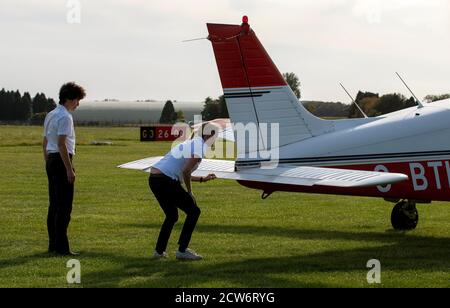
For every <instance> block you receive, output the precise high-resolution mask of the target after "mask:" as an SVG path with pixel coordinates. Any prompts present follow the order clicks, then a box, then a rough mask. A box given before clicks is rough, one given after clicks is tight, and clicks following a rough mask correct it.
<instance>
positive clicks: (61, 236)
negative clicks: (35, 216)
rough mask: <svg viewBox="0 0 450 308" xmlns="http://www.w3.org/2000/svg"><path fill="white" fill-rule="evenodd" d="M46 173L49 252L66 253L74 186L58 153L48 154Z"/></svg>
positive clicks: (67, 250) (68, 248)
mask: <svg viewBox="0 0 450 308" xmlns="http://www.w3.org/2000/svg"><path fill="white" fill-rule="evenodd" d="M46 171H47V177H48V194H49V201H50V205H49V208H48V216H47V230H48V238H49V251H50V252H59V253H68V252H70V247H69V239H68V237H67V228H68V227H69V222H70V215H71V213H72V202H73V192H74V184H73V183H72V184H71V183H69V181H68V179H67V172H66V167H65V166H64V162H63V160H62V158H61V156H60V155H59V153H54V154H49V157H48V160H47V163H46Z"/></svg>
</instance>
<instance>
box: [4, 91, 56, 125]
mask: <svg viewBox="0 0 450 308" xmlns="http://www.w3.org/2000/svg"><path fill="white" fill-rule="evenodd" d="M55 107H56V103H55V101H54V100H53V99H51V98H47V97H46V96H45V94H43V93H37V94H36V95H35V96H34V97H33V98H32V97H31V95H30V93H28V92H25V93H24V94H23V95H21V94H20V92H19V91H18V90H17V91H6V90H5V89H2V90H1V91H0V121H3V122H27V123H30V122H33V121H42V120H43V118H45V115H46V114H47V113H48V112H50V111H51V110H53V109H54V108H55Z"/></svg>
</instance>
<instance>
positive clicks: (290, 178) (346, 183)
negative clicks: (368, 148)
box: [118, 157, 408, 188]
mask: <svg viewBox="0 0 450 308" xmlns="http://www.w3.org/2000/svg"><path fill="white" fill-rule="evenodd" d="M161 158H162V157H151V158H146V159H141V160H138V161H134V162H130V163H126V164H123V165H120V166H118V167H119V168H123V169H133V170H141V171H145V172H150V167H151V166H152V165H154V164H156V163H157V162H158V161H159V160H160V159H161ZM210 173H214V174H215V175H216V176H217V178H219V179H229V180H241V181H254V182H267V183H274V184H289V185H299V186H314V185H319V186H333V187H347V188H348V187H369V186H377V185H388V184H395V183H398V182H402V181H406V180H408V176H407V175H405V174H401V173H388V172H375V171H361V170H349V169H333V168H322V167H297V166H292V165H291V166H279V167H276V168H273V169H262V168H248V169H243V170H238V171H235V167H234V161H226V160H212V159H203V160H202V162H201V163H200V165H199V167H198V169H197V170H196V171H195V172H194V173H193V175H194V176H206V175H208V174H210Z"/></svg>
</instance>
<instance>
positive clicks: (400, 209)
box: [391, 200, 419, 230]
mask: <svg viewBox="0 0 450 308" xmlns="http://www.w3.org/2000/svg"><path fill="white" fill-rule="evenodd" d="M391 223H392V227H394V229H395V230H413V229H415V228H416V227H417V224H418V223H419V212H418V211H417V208H416V202H414V201H410V200H402V201H400V202H399V203H397V204H396V205H395V207H394V209H393V210H392V214H391Z"/></svg>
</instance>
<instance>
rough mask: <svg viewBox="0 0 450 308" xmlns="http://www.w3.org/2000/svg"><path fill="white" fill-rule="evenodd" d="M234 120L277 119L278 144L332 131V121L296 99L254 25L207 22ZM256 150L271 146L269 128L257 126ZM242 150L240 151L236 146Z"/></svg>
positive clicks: (245, 122) (254, 121) (256, 120)
mask: <svg viewBox="0 0 450 308" xmlns="http://www.w3.org/2000/svg"><path fill="white" fill-rule="evenodd" d="M207 27H208V32H209V37H208V39H209V40H210V41H211V43H212V46H213V50H214V55H215V58H216V63H217V67H218V70H219V75H220V80H221V82H222V87H223V91H224V95H225V100H226V103H227V108H228V113H229V115H230V118H231V121H232V123H242V124H244V125H247V124H249V123H256V125H257V126H258V127H259V126H260V124H261V123H268V125H270V123H279V134H280V135H279V142H278V143H279V144H278V146H283V145H288V144H291V143H294V142H298V141H301V140H305V139H308V138H311V137H314V136H317V135H321V134H324V133H326V132H328V131H329V129H330V124H329V123H328V121H325V120H322V119H319V118H317V117H315V116H313V115H312V114H311V113H309V112H308V111H307V110H306V109H305V108H304V107H303V105H302V104H301V103H300V102H299V101H298V99H297V97H296V96H295V95H294V93H293V92H292V90H291V88H290V87H289V86H288V84H287V83H286V81H285V80H284V78H283V76H282V75H281V73H280V72H279V70H278V69H277V67H276V66H275V64H274V63H273V61H272V60H271V58H270V56H269V55H268V53H267V52H266V50H265V49H264V47H263V46H262V44H261V42H260V41H259V40H258V37H257V36H256V34H255V32H254V31H253V30H252V29H251V28H250V25H249V24H248V19H247V18H246V17H244V18H243V23H242V25H224V24H207ZM258 134H259V137H258V141H259V142H258V150H270V147H271V145H269V144H268V140H267V139H268V138H270V137H269V136H267V134H262V133H261V130H259V132H258ZM238 153H241V154H243V153H242V151H241V150H240V149H239V148H238Z"/></svg>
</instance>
